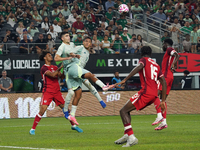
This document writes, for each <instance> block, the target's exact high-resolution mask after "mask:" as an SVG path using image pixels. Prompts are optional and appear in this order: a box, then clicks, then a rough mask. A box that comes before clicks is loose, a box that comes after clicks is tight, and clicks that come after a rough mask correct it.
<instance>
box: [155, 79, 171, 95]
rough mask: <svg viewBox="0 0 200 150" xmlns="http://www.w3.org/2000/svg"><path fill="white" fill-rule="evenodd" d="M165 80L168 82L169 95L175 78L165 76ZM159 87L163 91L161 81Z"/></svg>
mask: <svg viewBox="0 0 200 150" xmlns="http://www.w3.org/2000/svg"><path fill="white" fill-rule="evenodd" d="M165 81H166V83H167V93H166V94H167V95H169V91H170V90H171V88H172V83H173V81H174V79H173V78H165ZM158 89H159V90H160V91H162V85H161V84H160V82H158Z"/></svg>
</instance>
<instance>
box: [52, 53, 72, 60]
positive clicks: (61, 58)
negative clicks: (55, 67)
mask: <svg viewBox="0 0 200 150" xmlns="http://www.w3.org/2000/svg"><path fill="white" fill-rule="evenodd" d="M69 59H72V57H60V56H59V55H58V54H56V55H55V57H54V61H64V60H69Z"/></svg>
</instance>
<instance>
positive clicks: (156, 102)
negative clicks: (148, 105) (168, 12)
mask: <svg viewBox="0 0 200 150" xmlns="http://www.w3.org/2000/svg"><path fill="white" fill-rule="evenodd" d="M159 105H160V99H159V98H156V100H155V101H154V106H155V108H156V111H157V113H161V107H160V108H158V106H159Z"/></svg>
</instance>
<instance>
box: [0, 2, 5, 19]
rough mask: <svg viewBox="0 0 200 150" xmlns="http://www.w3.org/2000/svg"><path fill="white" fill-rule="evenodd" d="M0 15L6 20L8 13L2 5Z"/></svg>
mask: <svg viewBox="0 0 200 150" xmlns="http://www.w3.org/2000/svg"><path fill="white" fill-rule="evenodd" d="M0 14H1V15H3V17H4V18H5V17H6V12H5V9H4V8H3V5H2V3H1V4H0Z"/></svg>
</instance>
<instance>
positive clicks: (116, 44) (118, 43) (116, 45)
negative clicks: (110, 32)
mask: <svg viewBox="0 0 200 150" xmlns="http://www.w3.org/2000/svg"><path fill="white" fill-rule="evenodd" d="M113 48H114V49H122V41H121V40H115V41H114V45H113Z"/></svg>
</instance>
